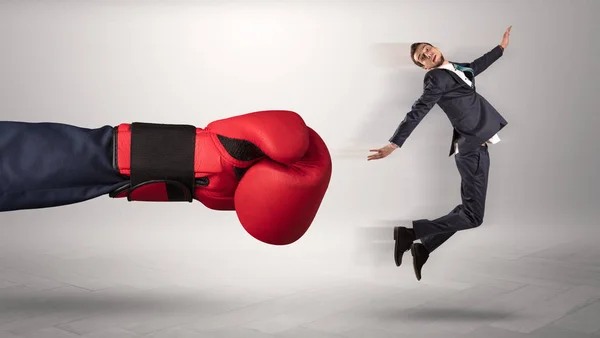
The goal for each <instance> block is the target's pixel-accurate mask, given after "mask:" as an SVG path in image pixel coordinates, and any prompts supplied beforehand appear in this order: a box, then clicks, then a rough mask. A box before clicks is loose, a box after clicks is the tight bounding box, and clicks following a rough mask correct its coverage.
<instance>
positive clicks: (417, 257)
mask: <svg viewBox="0 0 600 338" xmlns="http://www.w3.org/2000/svg"><path fill="white" fill-rule="evenodd" d="M410 253H412V256H413V268H414V269H415V276H416V277H417V280H421V269H422V268H423V265H424V264H425V262H427V259H428V258H429V251H427V249H425V246H423V244H421V243H415V244H413V245H412V247H411V248H410Z"/></svg>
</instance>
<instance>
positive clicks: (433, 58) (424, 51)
mask: <svg viewBox="0 0 600 338" xmlns="http://www.w3.org/2000/svg"><path fill="white" fill-rule="evenodd" d="M413 58H414V59H415V61H417V62H420V63H422V64H423V69H425V70H428V69H433V68H436V67H439V66H441V65H442V63H444V55H442V52H440V50H439V49H437V48H435V47H433V46H430V45H426V44H424V43H422V44H420V45H419V47H417V49H416V50H415V55H413Z"/></svg>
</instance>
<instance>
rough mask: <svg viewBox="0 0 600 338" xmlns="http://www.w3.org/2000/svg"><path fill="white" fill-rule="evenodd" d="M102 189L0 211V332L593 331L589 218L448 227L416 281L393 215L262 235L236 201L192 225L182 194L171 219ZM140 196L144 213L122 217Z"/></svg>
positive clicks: (150, 336)
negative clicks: (61, 203)
mask: <svg viewBox="0 0 600 338" xmlns="http://www.w3.org/2000/svg"><path fill="white" fill-rule="evenodd" d="M104 203H112V202H111V201H102V200H100V201H96V202H92V203H90V204H81V205H79V206H73V207H67V208H72V209H71V210H70V211H69V212H73V213H74V215H85V214H89V213H92V214H93V212H94V211H93V210H92V209H94V208H96V207H100V208H106V209H109V208H111V209H113V210H114V209H115V208H116V209H118V210H117V211H118V212H117V213H116V214H115V215H105V216H103V218H102V220H100V218H99V217H98V216H99V215H98V214H96V215H94V217H90V218H89V219H88V221H85V222H82V221H81V217H72V218H69V217H65V216H64V215H65V213H67V211H62V212H60V211H58V209H55V210H41V211H37V212H25V213H10V214H9V213H7V214H3V215H0V221H2V231H3V235H2V236H1V238H0V338H14V337H18V338H29V337H32V338H34V337H35V338H47V337H48V338H49V337H52V338H63V337H64V338H73V337H87V338H92V337H114V338H121V337H122V338H140V337H145V338H171V337H172V338H190V337H200V338H203V337H207V338H208V337H210V338H229V337H247V338H255V337H256V338H277V337H279V338H294V337H311V338H319V337H327V338H356V337H375V338H377V337H382V338H386V337H449V338H452V337H464V338H474V337H486V338H495V337H502V338H505V337H506V338H525V337H544V338H547V337H567V336H568V337H588V338H592V337H600V324H599V322H600V321H598V318H600V248H599V247H598V246H597V239H598V238H599V236H598V235H599V234H600V231H599V230H597V229H595V228H594V227H593V226H584V225H580V226H579V228H573V227H572V226H571V227H570V228H567V227H561V226H560V225H559V224H555V225H551V226H550V227H551V228H552V229H553V231H552V236H547V237H545V238H540V237H539V233H540V232H539V231H540V230H542V229H544V228H545V227H547V226H548V225H543V226H542V225H539V226H537V225H535V226H530V227H528V228H526V229H519V227H518V225H507V224H501V223H491V224H486V225H485V226H484V227H481V228H479V229H476V230H473V231H470V232H468V233H467V232H464V233H463V234H460V235H457V236H455V237H453V238H452V239H451V241H449V242H448V243H447V244H446V245H445V246H444V247H443V248H441V249H440V250H439V251H438V252H436V254H435V255H433V256H432V257H431V258H430V261H429V262H428V263H427V265H426V266H425V269H424V273H423V276H424V279H423V280H422V281H420V282H418V281H416V279H415V278H414V275H413V271H412V268H411V266H410V263H411V261H410V256H407V258H406V260H405V263H404V265H403V266H401V267H400V268H396V267H395V266H394V264H393V259H392V248H393V243H392V242H391V241H390V238H389V237H390V236H391V229H390V228H389V227H388V225H386V228H384V229H382V228H380V225H381V224H379V225H378V224H373V225H369V224H355V225H352V224H350V225H349V224H348V222H347V221H344V222H340V221H339V220H335V219H334V218H333V217H330V218H327V217H325V216H323V217H321V218H319V219H318V220H317V221H316V222H315V224H314V225H313V228H312V229H311V232H310V233H309V234H308V235H307V236H306V237H305V238H303V239H302V240H301V241H300V242H298V243H296V244H295V245H293V246H289V247H270V246H266V245H262V244H260V243H258V242H256V241H254V240H252V239H251V238H249V237H248V236H247V235H245V233H244V232H243V229H241V228H240V227H239V225H238V224H237V223H236V222H235V218H234V217H233V215H231V214H227V213H224V214H210V213H209V212H208V211H206V212H200V214H201V216H196V218H197V217H200V218H202V223H203V224H199V225H194V224H188V223H184V222H183V220H187V219H193V217H192V216H191V213H192V212H194V211H187V209H184V208H181V209H179V210H181V212H180V213H179V214H177V215H176V216H174V219H175V220H177V221H170V220H169V218H168V217H167V216H164V214H163V212H164V210H167V209H165V208H166V207H164V206H158V207H153V209H152V210H150V209H146V207H145V206H141V205H135V206H132V205H128V204H124V205H122V204H117V205H116V206H115V205H114V204H113V205H112V206H104V205H103V204H104ZM119 208H122V209H119ZM174 208H179V207H178V206H176V207H174ZM140 210H142V211H144V212H146V213H147V214H146V216H145V220H146V221H144V222H142V223H140V222H133V223H128V222H123V221H119V217H124V218H125V219H127V218H128V217H133V216H134V215H135V213H137V212H140ZM187 213H189V214H187ZM205 215H209V216H207V217H204V216H205ZM517 229H519V231H518V232H517V231H516V230H517ZM516 233H518V234H519V235H518V236H515V234H516ZM367 235H368V236H367ZM379 237H381V238H379ZM378 238H379V239H380V241H378Z"/></svg>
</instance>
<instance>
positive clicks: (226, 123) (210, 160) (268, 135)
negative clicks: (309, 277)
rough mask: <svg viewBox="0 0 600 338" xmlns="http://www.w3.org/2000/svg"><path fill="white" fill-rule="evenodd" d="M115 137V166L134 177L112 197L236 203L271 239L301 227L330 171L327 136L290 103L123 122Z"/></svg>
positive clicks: (226, 206)
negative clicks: (190, 120) (193, 117)
mask: <svg viewBox="0 0 600 338" xmlns="http://www.w3.org/2000/svg"><path fill="white" fill-rule="evenodd" d="M136 128H137V129H136ZM115 139H116V140H115V155H114V157H115V161H114V163H115V167H116V168H117V170H118V171H119V172H120V173H121V174H123V175H126V176H130V177H131V184H129V185H127V186H125V187H123V188H122V189H119V190H118V191H115V192H114V193H112V194H111V196H112V197H125V196H127V197H128V199H129V200H138V201H190V202H191V201H192V199H196V200H199V201H200V202H202V203H203V204H204V205H205V206H207V207H208V208H210V209H215V210H235V211H236V212H237V216H238V219H239V220H240V223H241V224H242V226H243V227H244V229H246V231H247V232H248V233H249V234H250V235H251V236H253V237H254V238H256V239H258V240H259V241H262V242H264V243H268V244H273V245H285V244H291V243H293V242H295V241H297V240H298V239H300V238H301V237H302V236H303V235H304V233H305V232H306V231H307V230H308V228H309V227H310V225H311V223H312V221H313V219H314V217H315V216H316V214H317V211H318V209H319V207H320V205H321V201H322V199H323V197H324V195H325V192H326V191H327V188H328V186H329V181H330V179H331V171H332V163H331V156H330V154H329V151H328V149H327V146H326V144H325V143H324V141H323V140H322V139H321V137H320V136H319V135H318V134H317V133H316V132H315V131H314V130H312V129H311V128H309V127H307V126H306V124H305V123H304V121H303V119H302V118H301V117H300V116H299V115H298V114H296V113H294V112H291V111H282V110H270V111H259V112H254V113H249V114H244V115H240V116H235V117H231V118H226V119H222V120H217V121H214V122H211V123H209V124H208V125H207V126H206V128H204V129H201V128H195V127H191V126H175V125H158V124H140V123H134V124H121V125H119V126H118V127H117V128H115Z"/></svg>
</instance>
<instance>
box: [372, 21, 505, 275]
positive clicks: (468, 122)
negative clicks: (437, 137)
mask: <svg viewBox="0 0 600 338" xmlns="http://www.w3.org/2000/svg"><path fill="white" fill-rule="evenodd" d="M511 28H512V26H511V27H508V29H507V30H506V31H505V32H504V36H503V37H502V40H501V43H500V44H499V45H497V46H495V47H494V48H493V49H492V50H491V51H489V52H487V53H486V54H484V55H483V56H481V57H479V58H478V59H476V60H474V61H473V62H471V63H457V62H451V61H449V60H447V59H446V57H445V56H444V55H443V54H442V52H441V51H440V50H439V49H438V48H436V47H435V46H433V45H431V44H430V43H427V42H417V43H413V44H412V45H411V47H410V57H411V59H412V61H413V62H414V63H415V64H416V65H417V66H419V67H420V68H422V69H424V70H427V73H426V74H425V77H424V81H423V93H422V95H421V96H420V97H419V98H418V99H417V100H416V101H415V103H414V104H413V106H412V109H411V110H410V111H409V112H408V113H407V114H406V117H405V118H404V120H403V121H402V122H401V123H400V125H399V126H398V128H397V129H396V131H395V133H394V134H393V136H392V137H391V138H390V139H389V142H390V143H389V144H388V145H386V146H384V147H382V148H379V149H372V150H371V152H374V153H373V154H371V155H370V156H368V158H367V160H369V161H370V160H375V159H382V158H385V157H387V156H389V155H390V154H391V153H392V152H393V151H394V150H396V149H398V148H401V147H402V146H403V144H404V143H405V141H406V139H407V138H408V137H409V136H410V134H411V133H412V132H413V131H414V129H415V128H416V127H417V125H418V124H419V123H420V122H421V121H422V120H423V118H424V117H425V116H426V115H427V113H429V111H430V110H431V109H432V108H433V106H434V105H436V104H437V105H438V106H439V107H440V108H441V109H442V110H443V111H444V113H445V114H446V115H447V116H448V119H449V120H450V123H451V124H452V127H453V128H454V130H453V135H452V141H451V144H450V155H449V156H452V155H454V159H455V162H456V167H457V168H458V172H459V174H460V177H461V189H460V192H461V199H462V203H461V204H460V205H458V206H456V207H455V208H454V209H453V210H452V211H450V212H449V213H448V214H447V215H445V216H442V217H439V218H437V219H419V220H414V221H413V222H412V228H407V227H403V226H397V227H394V241H395V248H394V260H395V262H396V266H400V265H401V264H402V256H403V254H404V252H406V251H408V250H411V254H412V256H413V268H414V271H415V275H416V278H417V280H421V270H422V268H423V265H424V264H425V262H426V261H427V259H428V258H429V255H430V254H431V253H432V252H433V251H434V250H436V249H437V248H438V247H440V246H441V245H442V244H443V243H444V242H446V241H447V240H448V239H449V238H450V237H451V236H452V235H454V234H455V233H456V232H457V231H461V230H467V229H473V228H476V227H478V226H480V225H481V224H482V223H483V216H484V211H485V199H486V193H487V183H488V172H489V166H490V157H489V152H488V145H489V144H496V143H498V142H499V141H500V137H499V135H498V132H499V131H500V130H501V129H502V128H504V127H505V126H506V125H507V124H508V122H507V121H506V120H505V119H504V118H503V117H502V115H500V113H499V112H498V111H497V110H496V109H495V108H494V107H493V106H492V105H491V104H490V103H489V102H488V101H487V100H486V99H485V98H484V97H483V96H481V95H480V94H479V93H478V92H477V90H476V83H475V82H476V80H475V79H476V77H477V76H478V75H479V74H481V73H482V72H483V71H485V70H486V69H487V68H488V67H489V66H490V65H492V64H493V63H494V62H495V61H497V60H498V59H499V58H500V57H501V56H502V55H503V54H504V52H505V50H506V47H507V46H508V41H509V36H510V30H511ZM417 240H420V242H421V243H418V242H416V241H417Z"/></svg>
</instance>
